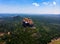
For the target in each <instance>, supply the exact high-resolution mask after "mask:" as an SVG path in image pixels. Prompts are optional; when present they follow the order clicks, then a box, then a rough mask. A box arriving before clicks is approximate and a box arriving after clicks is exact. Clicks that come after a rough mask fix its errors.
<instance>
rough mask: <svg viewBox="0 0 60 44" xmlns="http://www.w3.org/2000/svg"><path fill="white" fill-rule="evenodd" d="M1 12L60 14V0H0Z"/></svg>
mask: <svg viewBox="0 0 60 44" xmlns="http://www.w3.org/2000/svg"><path fill="white" fill-rule="evenodd" d="M0 13H25V14H60V0H0Z"/></svg>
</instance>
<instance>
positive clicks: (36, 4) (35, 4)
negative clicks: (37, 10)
mask: <svg viewBox="0 0 60 44" xmlns="http://www.w3.org/2000/svg"><path fill="white" fill-rule="evenodd" d="M32 5H34V6H36V7H38V6H40V5H39V4H38V3H32Z"/></svg>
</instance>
